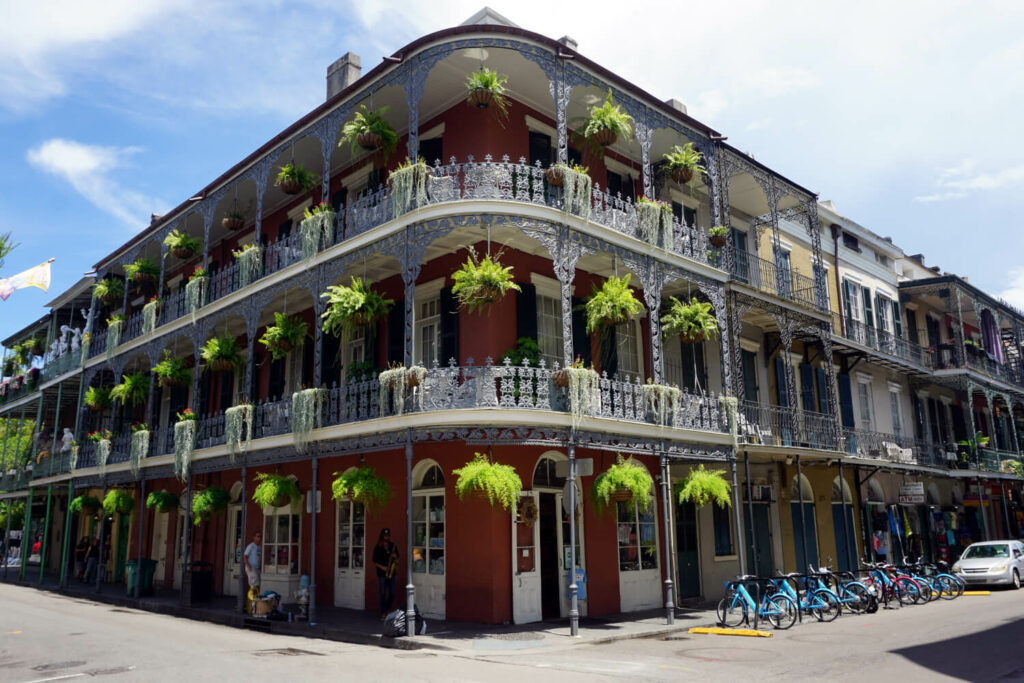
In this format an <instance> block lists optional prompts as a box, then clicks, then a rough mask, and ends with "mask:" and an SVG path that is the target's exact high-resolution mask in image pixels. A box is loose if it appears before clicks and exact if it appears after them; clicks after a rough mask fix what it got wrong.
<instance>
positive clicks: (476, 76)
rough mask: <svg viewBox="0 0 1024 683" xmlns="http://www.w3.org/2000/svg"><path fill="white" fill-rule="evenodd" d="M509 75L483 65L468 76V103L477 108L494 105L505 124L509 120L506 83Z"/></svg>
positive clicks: (499, 118)
mask: <svg viewBox="0 0 1024 683" xmlns="http://www.w3.org/2000/svg"><path fill="white" fill-rule="evenodd" d="M506 83H508V77H507V76H503V75H501V74H500V73H498V72H497V71H495V70H493V69H488V68H487V67H485V66H481V67H480V70H479V71H474V72H472V73H471V74H469V76H468V77H467V78H466V90H467V91H468V94H467V96H466V103H467V104H469V105H471V106H474V107H476V108H477V109H487V108H488V107H490V106H491V105H494V109H495V111H497V112H498V120H499V121H500V122H501V124H502V125H503V126H504V125H505V123H507V122H508V98H507V97H506V96H505V84H506Z"/></svg>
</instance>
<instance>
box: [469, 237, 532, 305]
mask: <svg viewBox="0 0 1024 683" xmlns="http://www.w3.org/2000/svg"><path fill="white" fill-rule="evenodd" d="M468 251H469V256H468V257H467V258H466V262H465V263H464V264H463V265H462V267H461V268H459V269H458V270H457V271H455V272H454V273H452V280H454V281H455V284H454V285H453V286H452V294H454V295H455V296H457V297H458V299H459V305H460V306H462V307H465V308H466V310H467V311H468V312H470V313H474V312H479V311H481V310H482V309H483V308H484V307H485V306H490V304H492V303H494V302H496V301H500V300H501V299H503V298H504V297H505V295H506V294H508V292H509V291H511V290H515V291H517V292H521V291H522V289H520V287H519V285H517V284H516V283H515V282H514V281H513V280H512V266H502V265H501V252H499V253H498V254H497V255H496V256H494V258H493V259H492V258H491V255H490V254H487V255H486V256H484V257H483V259H482V260H481V259H479V258H478V257H477V255H476V251H475V250H474V249H473V247H469V248H468ZM488 312H490V309H489V308H488Z"/></svg>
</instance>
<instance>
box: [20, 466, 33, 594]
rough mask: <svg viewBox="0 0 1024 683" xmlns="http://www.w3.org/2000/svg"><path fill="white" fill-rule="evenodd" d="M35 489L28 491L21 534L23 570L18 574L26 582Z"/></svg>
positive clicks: (30, 488)
mask: <svg viewBox="0 0 1024 683" xmlns="http://www.w3.org/2000/svg"><path fill="white" fill-rule="evenodd" d="M34 492H35V489H34V488H32V487H31V486H30V487H29V489H28V500H27V501H26V502H25V528H24V529H23V530H22V532H21V568H20V571H19V572H18V580H19V581H24V580H25V570H26V569H27V568H28V553H27V552H25V550H26V546H27V547H28V549H29V550H31V548H32V545H31V544H30V543H29V538H28V531H29V529H30V528H31V522H32V494H33V493H34Z"/></svg>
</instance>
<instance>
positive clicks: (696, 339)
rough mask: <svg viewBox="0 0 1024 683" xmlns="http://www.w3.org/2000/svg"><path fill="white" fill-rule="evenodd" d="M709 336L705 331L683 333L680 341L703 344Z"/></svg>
mask: <svg viewBox="0 0 1024 683" xmlns="http://www.w3.org/2000/svg"><path fill="white" fill-rule="evenodd" d="M705 339H707V337H706V336H705V335H704V333H703V332H695V333H693V334H681V335H679V341H681V342H683V343H684V344H701V343H703V342H704V340H705Z"/></svg>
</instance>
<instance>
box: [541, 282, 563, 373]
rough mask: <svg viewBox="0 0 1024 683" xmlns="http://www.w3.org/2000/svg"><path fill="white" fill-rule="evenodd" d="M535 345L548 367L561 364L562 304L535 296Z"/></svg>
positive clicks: (550, 298) (547, 297) (555, 300)
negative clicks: (537, 346)
mask: <svg viewBox="0 0 1024 683" xmlns="http://www.w3.org/2000/svg"><path fill="white" fill-rule="evenodd" d="M537 344H538V345H539V346H540V353H541V357H542V358H543V359H544V360H545V361H546V362H547V364H548V367H549V368H550V367H552V365H554V363H556V362H557V363H561V362H562V302H561V300H560V299H558V298H556V297H552V296H540V295H537Z"/></svg>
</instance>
